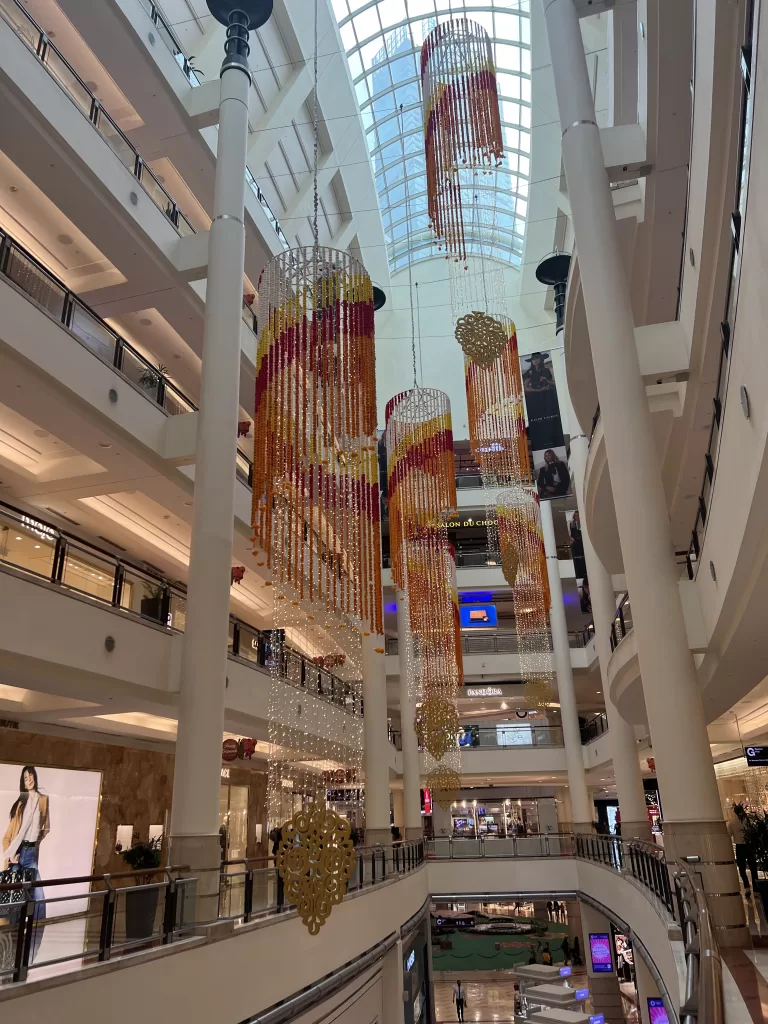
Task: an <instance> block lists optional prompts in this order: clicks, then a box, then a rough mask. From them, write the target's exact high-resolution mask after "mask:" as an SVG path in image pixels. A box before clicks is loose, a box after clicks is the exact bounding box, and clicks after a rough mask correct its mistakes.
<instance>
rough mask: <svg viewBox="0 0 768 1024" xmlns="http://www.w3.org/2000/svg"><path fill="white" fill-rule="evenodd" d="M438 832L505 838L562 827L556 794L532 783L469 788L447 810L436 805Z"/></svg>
mask: <svg viewBox="0 0 768 1024" xmlns="http://www.w3.org/2000/svg"><path fill="white" fill-rule="evenodd" d="M432 822H433V828H434V834H435V836H436V837H439V836H451V837H452V838H454V839H459V838H475V837H478V836H482V837H484V838H494V837H499V838H504V837H506V836H526V835H538V834H539V833H553V832H557V831H558V825H557V804H556V801H555V797H554V794H553V795H550V791H548V790H544V791H543V792H542V793H541V795H538V793H537V791H536V790H535V789H533V788H532V787H525V788H522V787H518V788H505V789H501V788H500V789H492V790H468V791H466V793H465V794H461V799H458V800H455V801H454V802H453V803H452V804H451V806H450V808H449V809H448V810H447V811H444V810H443V809H442V808H440V807H434V808H433V814H432Z"/></svg>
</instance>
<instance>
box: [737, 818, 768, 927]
mask: <svg viewBox="0 0 768 1024" xmlns="http://www.w3.org/2000/svg"><path fill="white" fill-rule="evenodd" d="M733 812H734V814H735V815H736V817H737V818H738V819H739V821H740V822H741V826H742V828H743V830H744V840H743V841H744V845H745V846H746V847H747V852H748V855H749V859H750V860H752V859H754V861H755V863H756V864H757V866H758V869H759V870H761V871H763V872H768V814H767V813H766V812H765V811H748V810H747V809H746V808H745V807H744V805H743V804H734V805H733ZM755 882H756V884H757V889H758V891H759V893H760V899H761V900H762V901H763V909H764V910H765V912H766V913H768V879H765V878H757V879H755Z"/></svg>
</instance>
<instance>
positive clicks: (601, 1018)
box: [589, 1013, 605, 1024]
mask: <svg viewBox="0 0 768 1024" xmlns="http://www.w3.org/2000/svg"><path fill="white" fill-rule="evenodd" d="M589 1024H605V1014H604V1013H593V1014H592V1016H591V1017H590V1018H589Z"/></svg>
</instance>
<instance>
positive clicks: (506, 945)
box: [432, 913, 571, 973]
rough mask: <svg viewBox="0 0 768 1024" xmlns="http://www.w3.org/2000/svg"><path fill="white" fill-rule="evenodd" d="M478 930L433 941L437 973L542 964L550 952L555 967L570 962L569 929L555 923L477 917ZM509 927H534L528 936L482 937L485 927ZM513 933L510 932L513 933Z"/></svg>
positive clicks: (510, 918) (466, 931) (449, 935)
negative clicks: (544, 957) (547, 951)
mask: <svg viewBox="0 0 768 1024" xmlns="http://www.w3.org/2000/svg"><path fill="white" fill-rule="evenodd" d="M474 917H475V921H476V924H475V930H468V929H461V930H459V929H456V930H453V931H451V932H449V933H448V932H445V930H443V932H442V933H441V934H439V935H433V937H432V966H433V968H434V970H436V971H462V972H464V973H466V972H467V971H488V970H492V971H494V970H503V969H504V968H510V967H518V966H520V965H521V964H529V963H543V962H544V960H543V953H544V950H545V949H549V951H550V953H551V954H552V963H553V964H558V963H560V964H562V963H565V962H566V960H567V959H570V955H571V950H570V944H569V943H568V925H566V924H559V923H557V922H555V921H541V920H538V919H531V918H530V917H509V918H502V917H497V916H494V917H486V916H485V915H484V914H479V913H475V915H474ZM505 922H508V923H509V924H510V925H532V926H533V930H532V932H531V933H530V934H527V935H515V934H511V933H510V934H503V933H502V932H501V931H500V930H497V931H495V932H494V933H490V934H489V933H485V934H484V933H483V931H482V930H476V929H478V927H479V928H480V929H482V927H483V926H485V925H492V926H493V927H494V928H496V929H503V926H504V924H505ZM510 932H511V929H510Z"/></svg>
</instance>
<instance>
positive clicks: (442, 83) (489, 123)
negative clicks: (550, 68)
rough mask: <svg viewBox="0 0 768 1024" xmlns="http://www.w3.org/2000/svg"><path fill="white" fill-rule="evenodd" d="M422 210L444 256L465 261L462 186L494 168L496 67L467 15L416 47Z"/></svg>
mask: <svg viewBox="0 0 768 1024" xmlns="http://www.w3.org/2000/svg"><path fill="white" fill-rule="evenodd" d="M421 91H422V111H423V119H424V151H425V155H426V164H427V209H428V212H429V217H430V221H431V225H432V228H433V230H434V232H435V234H436V235H437V237H438V238H440V239H442V240H443V243H444V245H445V248H446V258H449V257H450V256H451V255H452V256H453V257H454V259H455V260H459V261H462V262H463V261H464V260H465V258H466V252H467V250H466V238H465V231H464V212H463V204H462V189H466V188H467V186H468V185H469V186H470V187H471V186H472V183H473V172H474V171H475V170H479V171H480V172H481V173H488V172H490V171H491V170H492V169H495V168H496V167H498V166H499V165H500V164H501V161H502V158H503V154H504V143H503V138H502V133H501V117H500V114H499V97H498V89H497V85H496V68H495V65H494V61H493V49H492V46H491V41H490V37H489V36H488V33H487V32H486V31H485V29H484V28H482V26H480V25H478V24H477V23H476V22H474V21H471V20H470V19H468V18H451V19H450V20H449V21H446V22H443V23H442V24H440V25H438V26H437V27H436V28H435V29H433V30H432V32H430V34H429V35H428V36H427V38H426V39H425V40H424V43H423V45H422V48H421Z"/></svg>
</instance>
